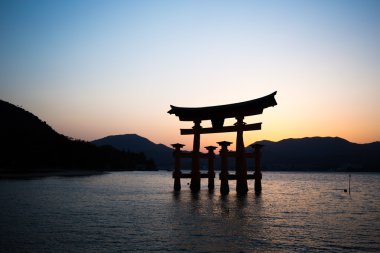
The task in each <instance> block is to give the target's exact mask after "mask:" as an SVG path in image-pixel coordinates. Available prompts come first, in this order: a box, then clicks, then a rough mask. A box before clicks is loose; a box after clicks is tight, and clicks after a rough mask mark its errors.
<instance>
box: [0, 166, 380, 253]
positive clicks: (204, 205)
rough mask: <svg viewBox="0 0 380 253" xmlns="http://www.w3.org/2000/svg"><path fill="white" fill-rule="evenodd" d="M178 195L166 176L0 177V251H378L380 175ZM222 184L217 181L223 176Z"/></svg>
mask: <svg viewBox="0 0 380 253" xmlns="http://www.w3.org/2000/svg"><path fill="white" fill-rule="evenodd" d="M187 182H188V181H187V180H183V181H182V191H181V193H180V194H174V193H173V191H172V184H173V181H172V179H171V176H170V173H169V172H166V171H165V172H119V173H111V174H106V175H98V176H90V177H75V178H74V177H73V178H62V177H61V178H58V177H56V178H43V179H33V180H2V181H0V205H1V206H0V252H256V251H259V252H262V251H265V252H267V251H269V252H272V251H273V252H278V251H281V252H283V251H285V252H376V251H380V174H352V183H351V195H349V194H348V193H344V192H343V190H337V189H340V188H341V189H343V188H348V174H343V173H279V172H277V173H276V172H271V173H269V172H267V173H264V175H263V193H262V194H261V196H256V195H255V194H254V193H253V192H252V190H251V189H252V188H253V185H252V182H250V185H249V187H250V192H249V194H248V195H247V196H246V197H238V196H236V194H235V190H234V184H233V182H231V184H230V187H231V190H232V192H231V193H230V194H229V195H228V196H227V197H225V198H223V197H221V196H220V194H219V189H218V188H217V190H216V191H215V193H211V194H210V193H209V192H208V190H207V185H206V180H204V182H202V191H201V192H200V193H199V194H198V195H192V194H191V192H190V191H189V189H188V186H187V185H186V184H187ZM216 183H217V187H218V186H219V180H216Z"/></svg>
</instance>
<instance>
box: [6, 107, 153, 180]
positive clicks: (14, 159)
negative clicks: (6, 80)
mask: <svg viewBox="0 0 380 253" xmlns="http://www.w3.org/2000/svg"><path fill="white" fill-rule="evenodd" d="M0 115H1V122H2V123H1V124H0V138H1V146H0V152H1V156H0V173H1V174H2V175H3V176H4V175H24V176H25V175H29V174H34V175H37V174H39V175H43V174H46V175H50V174H57V173H58V174H62V175H70V174H71V175H83V174H89V172H90V171H95V172H96V173H99V172H101V171H120V170H155V168H156V167H155V163H154V161H153V160H151V159H147V158H146V157H145V155H144V154H143V153H134V152H129V151H128V152H124V151H120V150H117V149H115V148H113V147H111V146H101V147H97V146H96V145H94V144H92V143H89V142H86V141H82V140H74V139H72V138H69V137H67V136H64V135H62V134H59V133H57V132H56V131H55V130H53V129H52V128H51V127H50V126H49V125H48V124H47V123H46V122H44V121H41V120H40V119H39V118H38V117H36V116H35V115H33V114H32V113H30V112H28V111H26V110H24V109H22V108H20V107H17V106H15V105H12V104H10V103H8V102H5V101H1V100H0ZM70 171H71V172H72V173H70ZM78 171H86V172H82V173H79V172H78Z"/></svg>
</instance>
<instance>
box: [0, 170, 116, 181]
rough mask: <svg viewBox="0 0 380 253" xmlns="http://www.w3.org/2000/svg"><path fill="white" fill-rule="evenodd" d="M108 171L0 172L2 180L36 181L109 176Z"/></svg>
mask: <svg viewBox="0 0 380 253" xmlns="http://www.w3.org/2000/svg"><path fill="white" fill-rule="evenodd" d="M107 173H109V172H106V171H96V170H59V171H41V172H20V173H17V172H0V180H2V179H34V178H44V177H86V176H96V175H102V174H107Z"/></svg>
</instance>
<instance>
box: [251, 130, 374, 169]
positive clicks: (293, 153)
mask: <svg viewBox="0 0 380 253" xmlns="http://www.w3.org/2000/svg"><path fill="white" fill-rule="evenodd" d="M257 143H260V144H263V145H264V148H263V159H262V163H263V167H264V169H266V170H319V171H326V170H335V171H336V170H338V171H367V172H371V171H373V172H380V142H372V143H367V144H357V143H352V142H349V141H347V140H345V139H342V138H339V137H306V138H299V139H284V140H281V141H278V142H272V141H258V142H257Z"/></svg>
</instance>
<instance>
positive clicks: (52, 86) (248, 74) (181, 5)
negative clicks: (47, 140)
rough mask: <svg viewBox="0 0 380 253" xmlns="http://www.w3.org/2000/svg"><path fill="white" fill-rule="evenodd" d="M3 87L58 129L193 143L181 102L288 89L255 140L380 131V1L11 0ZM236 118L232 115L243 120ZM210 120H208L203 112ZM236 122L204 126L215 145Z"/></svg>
mask: <svg viewBox="0 0 380 253" xmlns="http://www.w3.org/2000/svg"><path fill="white" fill-rule="evenodd" d="M0 29H1V30H0V32H1V40H0V65H1V67H0V99H2V100H5V101H8V102H11V103H13V104H16V105H19V106H22V107H23V108H24V109H26V110H28V111H30V112H32V113H33V114H35V115H37V116H38V117H39V118H40V119H42V120H44V121H46V122H47V123H48V124H49V125H51V126H52V127H53V128H54V129H55V130H56V131H58V132H60V133H62V134H65V135H67V136H70V137H73V138H79V139H84V140H94V139H98V138H101V137H104V136H107V135H115V134H126V133H136V134H139V135H141V136H144V137H146V138H149V139H150V140H152V141H154V142H156V143H163V144H166V145H169V144H171V143H175V142H181V143H185V144H187V148H188V149H190V148H191V143H192V137H191V136H181V135H180V132H179V129H180V128H190V127H192V123H190V122H180V121H179V120H178V118H177V117H175V116H174V115H169V114H167V111H168V110H169V109H170V105H171V104H172V105H176V106H185V107H199V106H208V105H218V104H228V103H234V102H240V101H246V100H251V99H254V98H258V97H262V96H265V95H268V94H270V93H272V92H274V91H277V95H276V100H277V103H278V105H277V106H275V107H270V108H267V109H265V110H264V114H263V115H260V116H253V117H247V118H246V120H245V121H246V122H247V123H255V122H263V125H262V130H261V131H252V132H246V133H245V144H249V143H251V142H254V141H257V140H263V139H268V140H272V141H277V140H281V139H284V138H299V137H306V136H340V137H342V138H345V139H347V140H349V141H352V142H357V143H367V142H373V141H379V140H380V112H379V109H380V99H379V96H380V1H377V0H374V1H369V0H357V1H349V0H326V1H324V0H315V1H312V0H310V1H290V0H278V1H268V0H265V1H264V0H263V1H254V0H252V1H216V0H215V1H160V0H154V1H144V0H138V1H137V0H136V1H104V0H100V1H96V0H92V1H80V0H79V1H78V0H75V1H69V0H65V1H58V0H57V1H54V0H53V1H52V0H46V1H33V0H30V1H26V0H25V1H14V0H10V1H5V0H3V1H1V2H0ZM234 122H235V120H229V121H227V122H226V124H233V123H234ZM208 124H209V123H208V122H206V124H203V126H206V125H208ZM221 140H229V141H233V142H234V141H235V134H212V135H202V137H201V142H202V146H206V145H210V144H215V142H216V141H221Z"/></svg>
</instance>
